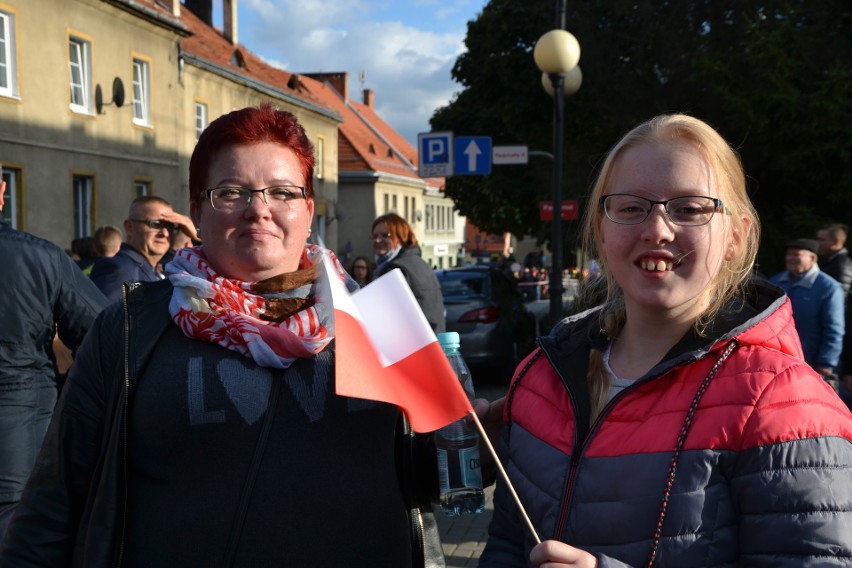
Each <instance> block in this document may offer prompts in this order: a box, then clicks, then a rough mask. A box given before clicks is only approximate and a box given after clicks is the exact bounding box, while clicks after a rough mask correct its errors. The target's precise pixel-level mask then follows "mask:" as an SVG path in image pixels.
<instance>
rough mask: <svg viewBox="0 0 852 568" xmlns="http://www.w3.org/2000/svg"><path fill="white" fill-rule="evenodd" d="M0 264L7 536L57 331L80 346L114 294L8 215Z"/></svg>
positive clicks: (0, 488)
mask: <svg viewBox="0 0 852 568" xmlns="http://www.w3.org/2000/svg"><path fill="white" fill-rule="evenodd" d="M5 191H6V184H5V182H0V211H2V210H3V204H4V200H3V193H4V192H5ZM0 265H2V266H3V269H2V270H0V540H2V537H3V534H4V533H5V532H6V526H7V524H8V522H9V520H10V519H11V516H12V512H13V511H14V509H15V506H16V504H17V502H18V501H19V500H20V498H21V492H22V490H23V488H24V484H25V483H26V481H27V477H29V474H30V471H31V470H32V467H33V464H34V463H35V458H36V454H37V453H38V450H39V448H40V447H41V443H42V440H43V438H44V434H45V432H46V431H47V425H48V423H49V422H50V417H51V415H52V414H53V407H54V405H55V404H56V396H57V389H56V382H55V381H56V378H57V369H56V360H55V358H54V354H53V350H52V342H53V337H54V335H55V334H56V333H58V334H59V338H60V339H61V340H62V342H63V343H64V344H65V345H67V346H68V347H69V348H71V350H72V352H73V351H76V349H77V347H78V346H79V345H80V342H81V341H82V340H83V336H85V334H86V332H87V331H88V329H89V327H90V326H91V325H92V323H93V322H94V320H95V316H96V315H97V314H98V313H99V312H100V311H101V310H102V309H103V308H104V307H105V306H106V304H107V300H106V298H104V296H103V294H101V293H100V292H99V291H98V289H97V287H96V286H95V285H94V284H92V282H91V281H90V280H89V279H88V278H86V276H85V275H84V274H83V273H82V272H81V271H80V269H79V268H78V267H77V265H76V264H74V261H73V260H72V259H71V257H69V256H68V255H67V254H66V253H65V251H63V250H62V249H60V248H59V247H57V246H56V245H54V244H52V243H49V242H47V241H45V240H42V239H39V238H37V237H34V236H32V235H28V234H26V233H22V232H20V231H16V230H15V229H13V228H11V227H10V226H8V225H7V224H5V223H3V222H2V221H0Z"/></svg>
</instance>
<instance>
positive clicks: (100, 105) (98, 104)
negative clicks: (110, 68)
mask: <svg viewBox="0 0 852 568" xmlns="http://www.w3.org/2000/svg"><path fill="white" fill-rule="evenodd" d="M111 104H114V105H115V106H116V107H118V108H121V107H122V106H123V105H124V83H122V82H121V79H120V78H118V77H116V78H115V79H113V81H112V100H111V101H110V102H108V103H105V102H104V92H103V90H102V89H101V86H100V85H95V110H96V111H97V113H98V114H103V109H104V106H105V105H111Z"/></svg>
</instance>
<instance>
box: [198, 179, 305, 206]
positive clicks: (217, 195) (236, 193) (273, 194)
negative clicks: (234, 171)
mask: <svg viewBox="0 0 852 568" xmlns="http://www.w3.org/2000/svg"><path fill="white" fill-rule="evenodd" d="M204 193H206V194H207V197H209V198H210V205H212V206H213V209H215V210H216V211H242V210H243V209H246V208H247V207H248V206H249V204H251V200H252V198H253V197H254V196H255V194H260V196H261V197H262V198H263V202H264V203H265V204H266V206H267V207H269V209H270V210H273V209H284V208H287V209H292V208H293V206H294V205H295V202H296V201H297V200H299V199H307V198H308V193H307V189H305V187H304V186H301V185H273V186H270V187H264V188H263V189H249V188H248V187H236V186H228V187H214V188H213V189H208V190H205V191H204Z"/></svg>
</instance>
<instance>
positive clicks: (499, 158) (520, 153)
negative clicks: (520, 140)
mask: <svg viewBox="0 0 852 568" xmlns="http://www.w3.org/2000/svg"><path fill="white" fill-rule="evenodd" d="M491 163H493V164H494V165H495V166H496V165H499V164H526V163H529V152H528V150H527V147H526V146H494V151H493V152H492V154H491Z"/></svg>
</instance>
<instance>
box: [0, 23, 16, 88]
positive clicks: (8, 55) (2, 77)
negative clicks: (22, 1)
mask: <svg viewBox="0 0 852 568" xmlns="http://www.w3.org/2000/svg"><path fill="white" fill-rule="evenodd" d="M16 46H17V42H16V41H15V15H14V14H12V13H11V12H6V11H5V10H2V9H0V96H3V97H17V96H18V71H17V64H18V55H17V47H16Z"/></svg>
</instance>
